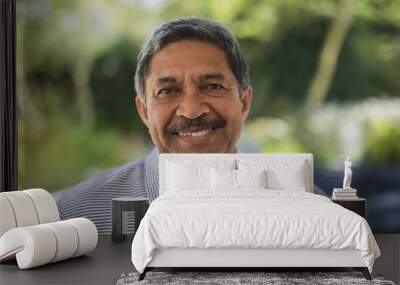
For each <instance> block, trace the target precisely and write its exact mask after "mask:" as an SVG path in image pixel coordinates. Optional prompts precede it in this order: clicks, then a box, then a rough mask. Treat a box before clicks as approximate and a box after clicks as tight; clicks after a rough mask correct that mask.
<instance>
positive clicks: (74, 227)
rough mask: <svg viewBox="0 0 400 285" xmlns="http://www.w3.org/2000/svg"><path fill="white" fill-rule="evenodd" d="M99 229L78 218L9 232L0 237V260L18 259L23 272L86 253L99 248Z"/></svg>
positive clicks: (84, 219) (19, 228)
mask: <svg viewBox="0 0 400 285" xmlns="http://www.w3.org/2000/svg"><path fill="white" fill-rule="evenodd" d="M97 239H98V238H97V229H96V226H95V225H94V224H93V222H91V221H90V220H88V219H86V218H76V219H71V220H66V221H58V222H54V223H49V224H41V225H35V226H29V227H18V228H13V229H10V230H8V231H7V232H6V233H5V234H4V235H3V236H2V237H1V238H0V261H5V260H10V259H14V258H15V257H16V259H17V262H18V266H19V268H20V269H28V268H32V267H36V266H40V265H43V264H46V263H50V262H56V261H60V260H63V259H67V258H71V257H76V256H79V255H82V254H86V253H88V252H90V251H92V250H93V249H95V248H96V245H97Z"/></svg>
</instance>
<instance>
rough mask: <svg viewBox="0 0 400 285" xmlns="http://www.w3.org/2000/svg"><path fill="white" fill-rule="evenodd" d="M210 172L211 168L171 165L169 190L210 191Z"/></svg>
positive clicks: (169, 168) (169, 167) (168, 180)
mask: <svg viewBox="0 0 400 285" xmlns="http://www.w3.org/2000/svg"><path fill="white" fill-rule="evenodd" d="M210 170H211V169H210V167H196V166H189V167H188V166H185V165H182V164H176V163H169V165H168V178H167V189H168V191H185V190H193V189H209V188H210V187H211V181H210Z"/></svg>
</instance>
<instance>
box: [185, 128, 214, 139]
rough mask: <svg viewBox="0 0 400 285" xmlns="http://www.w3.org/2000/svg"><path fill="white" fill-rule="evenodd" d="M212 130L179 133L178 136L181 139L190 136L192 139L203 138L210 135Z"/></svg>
mask: <svg viewBox="0 0 400 285" xmlns="http://www.w3.org/2000/svg"><path fill="white" fill-rule="evenodd" d="M211 131H212V130H211V129H208V130H204V131H200V132H193V133H181V132H179V133H178V135H179V136H181V137H187V136H192V137H199V136H204V135H206V134H208V133H210V132H211Z"/></svg>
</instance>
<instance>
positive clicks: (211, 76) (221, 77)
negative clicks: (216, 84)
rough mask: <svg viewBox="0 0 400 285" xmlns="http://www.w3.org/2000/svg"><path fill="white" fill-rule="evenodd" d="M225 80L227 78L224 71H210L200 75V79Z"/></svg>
mask: <svg viewBox="0 0 400 285" xmlns="http://www.w3.org/2000/svg"><path fill="white" fill-rule="evenodd" d="M211 80H217V81H225V80H226V78H225V76H224V75H223V74H222V73H208V74H204V75H201V76H200V81H211Z"/></svg>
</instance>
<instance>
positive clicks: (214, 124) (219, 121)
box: [166, 114, 226, 135]
mask: <svg viewBox="0 0 400 285" xmlns="http://www.w3.org/2000/svg"><path fill="white" fill-rule="evenodd" d="M203 115H205V114H203ZM203 115H201V116H199V117H197V118H195V119H185V120H184V121H183V122H181V123H179V124H178V125H176V126H171V127H167V129H166V132H167V133H168V134H171V135H176V134H177V133H179V132H184V131H186V130H187V129H190V128H193V127H195V128H196V127H197V128H201V129H217V128H223V127H225V126H226V121H225V119H224V118H221V117H218V118H216V119H213V120H209V119H206V118H205V116H203Z"/></svg>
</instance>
